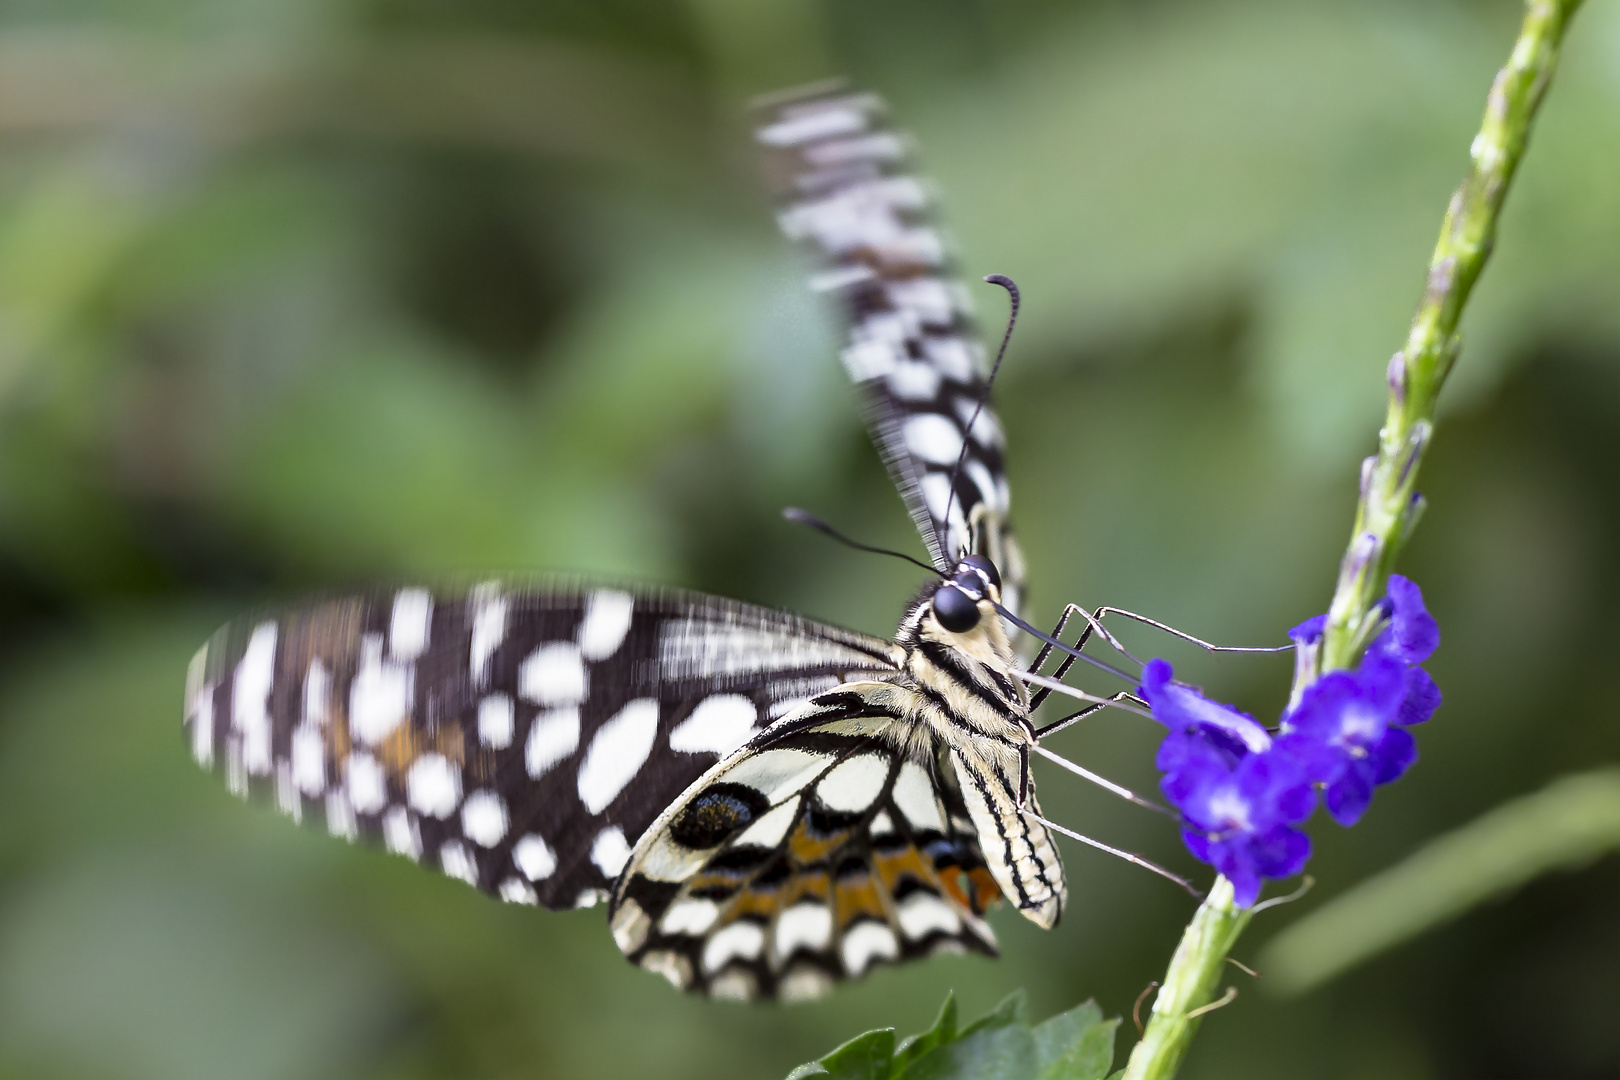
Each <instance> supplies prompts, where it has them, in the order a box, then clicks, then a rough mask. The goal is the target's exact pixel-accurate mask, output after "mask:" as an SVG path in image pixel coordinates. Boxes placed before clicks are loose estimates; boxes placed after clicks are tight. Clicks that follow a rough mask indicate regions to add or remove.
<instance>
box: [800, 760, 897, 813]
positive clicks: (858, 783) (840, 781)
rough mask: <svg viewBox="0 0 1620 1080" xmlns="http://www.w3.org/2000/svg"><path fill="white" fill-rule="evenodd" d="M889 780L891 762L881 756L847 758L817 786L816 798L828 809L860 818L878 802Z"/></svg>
mask: <svg viewBox="0 0 1620 1080" xmlns="http://www.w3.org/2000/svg"><path fill="white" fill-rule="evenodd" d="M888 779H889V759H888V758H886V757H884V756H883V755H881V754H857V755H856V756H854V757H852V758H847V759H845V760H844V761H841V762H839V763H838V765H837V766H836V767H835V768H834V769H833V770H832V771H831V772H829V773H827V775H826V776H824V777H822V778H821V782H820V783H819V784H817V785H816V797H817V798H819V799H820V800H821V801H822V803H823V804H825V805H826V806H827V807H828V808H829V809H832V810H838V811H841V812H843V813H846V814H858V813H860V812H861V811H863V810H865V809H866V808H867V807H869V806H871V805H872V804H873V803H874V802H876V801H877V797H878V796H879V795H881V794H883V785H884V783H885V782H886V781H887V780H888Z"/></svg>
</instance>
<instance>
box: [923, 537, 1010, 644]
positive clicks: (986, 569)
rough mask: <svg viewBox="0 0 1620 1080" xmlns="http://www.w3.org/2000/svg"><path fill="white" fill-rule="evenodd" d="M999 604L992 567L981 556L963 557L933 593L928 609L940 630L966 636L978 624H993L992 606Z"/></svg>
mask: <svg viewBox="0 0 1620 1080" xmlns="http://www.w3.org/2000/svg"><path fill="white" fill-rule="evenodd" d="M1000 601H1001V574H1000V572H998V571H997V570H996V564H995V563H993V562H991V561H990V560H989V559H987V558H985V557H984V556H983V555H966V556H963V558H962V561H961V562H959V563H957V564H956V573H954V574H952V575H951V576H950V578H949V579H948V580H946V581H944V582H942V583H941V584H940V586H939V588H938V589H936V590H935V591H934V595H933V598H932V599H931V600H930V601H929V607H930V609H931V611H932V614H933V616H934V621H935V622H937V623H939V625H940V627H941V628H943V629H945V630H948V631H950V632H951V633H953V634H968V633H972V632H973V630H974V629H975V628H977V627H978V626H979V625H981V624H988V625H997V621H996V618H995V610H996V609H995V607H994V606H993V605H994V604H996V603H999V602H1000Z"/></svg>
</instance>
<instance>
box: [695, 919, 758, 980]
mask: <svg viewBox="0 0 1620 1080" xmlns="http://www.w3.org/2000/svg"><path fill="white" fill-rule="evenodd" d="M764 948H765V928H764V927H763V926H760V925H759V924H758V923H753V922H734V923H732V924H731V925H730V926H727V927H725V928H724V929H722V930H716V931H715V932H714V933H713V934H710V935H709V940H707V941H705V942H704V943H703V970H704V971H719V970H720V969H721V968H723V967H725V966H726V965H727V964H728V963H730V962H731V961H732V960H733V959H735V958H738V957H741V958H742V959H744V960H753V959H755V958H756V957H758V956H759V954H760V952H761V951H762V950H763V949H764Z"/></svg>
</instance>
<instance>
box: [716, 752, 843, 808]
mask: <svg viewBox="0 0 1620 1080" xmlns="http://www.w3.org/2000/svg"><path fill="white" fill-rule="evenodd" d="M832 760H833V759H832V758H831V757H830V756H828V755H826V754H812V753H810V752H808V751H805V750H762V751H760V752H759V753H757V754H750V755H747V756H745V757H744V758H743V759H742V760H741V761H739V762H737V764H736V765H734V766H732V768H730V769H729V770H727V771H726V773H725V775H724V779H725V780H726V781H727V782H728V783H733V784H747V785H748V786H749V787H751V788H753V789H754V790H755V791H758V792H759V793H760V794H761V795H764V796H765V801H766V802H768V803H772V804H774V803H778V802H781V801H782V800H783V799H785V798H787V797H788V796H789V795H791V794H793V793H794V792H795V791H798V790H800V789H801V788H803V787H804V786H805V785H806V784H808V783H810V781H812V780H814V779H815V778H816V777H817V776H818V775H820V773H821V771H822V770H823V769H825V768H826V767H827V766H828V765H830V764H831V763H832Z"/></svg>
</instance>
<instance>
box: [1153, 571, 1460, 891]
mask: <svg viewBox="0 0 1620 1080" xmlns="http://www.w3.org/2000/svg"><path fill="white" fill-rule="evenodd" d="M1379 604H1380V608H1381V611H1380V612H1379V614H1380V616H1381V618H1382V619H1383V620H1385V621H1387V623H1388V625H1387V626H1385V628H1384V629H1383V632H1382V633H1380V634H1379V635H1378V637H1377V638H1376V639H1375V640H1374V641H1373V642H1372V644H1371V645H1370V646H1368V648H1367V651H1366V653H1365V654H1364V655H1363V656H1362V658H1361V663H1360V664H1359V665H1358V666H1357V667H1356V669H1355V670H1354V671H1332V672H1329V673H1328V674H1326V675H1323V676H1322V677H1321V678H1318V679H1316V680H1315V681H1314V682H1311V681H1310V679H1311V678H1312V677H1313V676H1314V675H1315V673H1316V671H1317V669H1318V664H1319V657H1318V652H1319V650H1320V647H1321V642H1322V634H1323V632H1324V630H1325V629H1326V626H1327V616H1326V615H1318V616H1316V617H1314V618H1311V619H1306V620H1305V621H1304V622H1302V623H1300V624H1299V625H1298V626H1296V627H1294V628H1293V629H1292V630H1290V631H1289V632H1288V636H1289V637H1290V638H1292V639H1293V641H1294V642H1295V645H1296V647H1297V654H1296V656H1295V667H1296V676H1297V677H1298V683H1297V684H1296V685H1304V686H1305V689H1304V690H1302V691H1299V692H1298V696H1297V697H1296V698H1295V700H1294V701H1293V702H1292V703H1291V704H1290V705H1289V707H1288V710H1287V711H1286V712H1285V713H1284V714H1283V718H1282V723H1281V726H1280V728H1279V730H1278V734H1277V735H1276V736H1275V737H1273V736H1272V734H1271V733H1270V732H1268V731H1267V730H1266V729H1265V728H1264V727H1263V726H1261V725H1260V723H1259V722H1257V721H1256V720H1255V718H1254V717H1252V716H1250V715H1249V714H1248V713H1244V712H1239V711H1238V710H1237V709H1234V708H1233V707H1232V706H1230V705H1225V704H1222V703H1221V702H1218V701H1211V700H1210V699H1209V698H1206V697H1205V696H1204V695H1203V694H1202V693H1201V692H1200V691H1199V690H1197V689H1196V688H1195V687H1191V686H1184V685H1182V684H1181V683H1178V682H1176V681H1175V679H1174V677H1173V676H1174V672H1173V671H1172V670H1171V667H1170V665H1169V664H1168V663H1166V662H1165V661H1163V660H1158V659H1155V660H1150V661H1149V662H1148V663H1147V665H1146V666H1145V667H1144V668H1143V669H1142V685H1141V686H1140V687H1138V692H1139V693H1140V694H1141V696H1142V698H1143V699H1144V700H1146V701H1147V703H1148V704H1149V706H1151V707H1152V709H1153V716H1154V719H1156V720H1158V721H1160V722H1161V723H1163V724H1164V725H1165V727H1167V728H1169V729H1170V730H1169V732H1168V733H1167V734H1166V735H1165V737H1164V741H1163V742H1162V743H1160V745H1159V753H1158V756H1157V758H1156V759H1155V763H1156V764H1157V765H1158V767H1159V771H1160V773H1162V774H1163V775H1162V776H1161V778H1160V780H1159V788H1160V790H1162V791H1163V792H1164V794H1165V797H1166V798H1167V799H1169V800H1170V802H1171V804H1172V805H1173V806H1175V808H1176V809H1177V810H1178V811H1179V812H1180V814H1181V823H1182V834H1181V835H1182V839H1183V840H1184V841H1185V842H1186V845H1187V850H1189V851H1191V852H1192V853H1193V856H1194V857H1195V858H1197V859H1199V860H1201V861H1203V862H1206V863H1209V864H1211V865H1212V866H1214V867H1215V868H1216V869H1217V870H1219V871H1220V872H1221V873H1222V874H1223V875H1225V876H1226V878H1227V879H1229V880H1230V881H1231V882H1232V886H1233V890H1234V892H1235V893H1236V898H1237V903H1238V904H1239V905H1240V906H1242V907H1249V906H1251V905H1252V904H1253V903H1254V901H1255V898H1256V897H1257V896H1259V894H1260V885H1261V882H1262V881H1263V880H1264V879H1266V878H1282V877H1289V876H1291V875H1293V874H1297V873H1299V871H1300V870H1301V869H1303V868H1304V866H1305V862H1306V860H1307V859H1308V858H1309V857H1310V853H1311V842H1310V838H1309V837H1307V836H1306V835H1305V834H1304V833H1302V832H1301V831H1299V829H1297V828H1295V826H1297V825H1298V824H1299V823H1301V822H1303V821H1304V820H1305V819H1306V818H1308V817H1310V816H1311V813H1312V812H1313V811H1314V810H1315V809H1316V802H1317V791H1318V789H1320V791H1321V795H1322V801H1323V803H1324V804H1325V805H1326V806H1327V809H1328V813H1329V814H1331V815H1332V816H1333V819H1334V820H1335V821H1337V822H1338V823H1339V824H1341V825H1353V824H1355V823H1356V822H1357V821H1359V820H1360V819H1361V816H1362V814H1364V813H1365V812H1366V810H1367V804H1368V803H1369V802H1370V801H1371V800H1372V793H1373V789H1374V788H1376V787H1377V786H1378V785H1380V784H1387V783H1390V782H1391V781H1393V780H1397V779H1399V778H1400V777H1401V776H1402V774H1404V773H1405V772H1406V770H1407V769H1409V768H1410V767H1411V765H1412V763H1413V762H1414V761H1416V760H1417V742H1416V740H1414V739H1413V738H1412V734H1411V732H1409V731H1407V730H1406V729H1407V728H1408V727H1410V726H1411V725H1413V724H1421V723H1423V722H1424V721H1425V720H1427V719H1429V717H1430V716H1432V715H1434V711H1435V709H1436V708H1438V707H1439V705H1440V689H1439V688H1438V687H1437V686H1435V684H1434V680H1433V679H1431V678H1430V677H1429V673H1428V672H1426V671H1424V670H1423V669H1422V668H1420V667H1418V666H1416V665H1417V664H1419V663H1421V662H1422V661H1424V660H1427V659H1428V658H1429V657H1430V656H1431V655H1432V654H1433V653H1434V650H1435V648H1436V647H1437V646H1438V645H1439V643H1440V628H1439V626H1438V625H1437V624H1436V623H1435V621H1434V618H1433V616H1431V615H1430V614H1429V612H1428V609H1427V608H1425V607H1424V606H1423V593H1422V592H1421V591H1420V590H1419V589H1418V587H1417V586H1416V585H1414V584H1412V582H1410V581H1408V580H1407V579H1406V578H1403V577H1400V576H1399V575H1392V576H1391V577H1390V579H1389V593H1388V594H1387V595H1386V596H1385V597H1384V598H1383V599H1382V600H1381V601H1379ZM1307 684H1308V685H1307Z"/></svg>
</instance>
